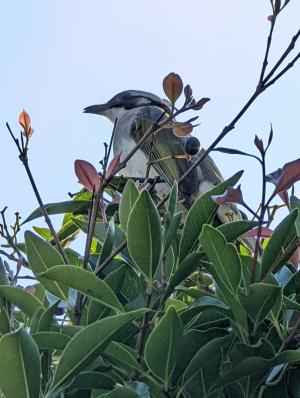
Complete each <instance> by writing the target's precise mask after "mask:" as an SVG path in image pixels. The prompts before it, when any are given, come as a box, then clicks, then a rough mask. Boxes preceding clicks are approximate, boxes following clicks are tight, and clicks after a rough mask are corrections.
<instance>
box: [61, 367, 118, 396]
mask: <svg viewBox="0 0 300 398" xmlns="http://www.w3.org/2000/svg"><path fill="white" fill-rule="evenodd" d="M115 384H116V382H115V380H114V379H113V378H111V377H110V376H108V375H106V374H104V373H101V372H95V371H86V372H81V373H79V375H77V376H76V377H75V379H74V381H73V382H72V383H71V384H70V386H69V387H68V390H73V389H93V390H101V391H102V390H103V391H105V392H109V391H111V390H112V389H113V388H114V386H115Z"/></svg>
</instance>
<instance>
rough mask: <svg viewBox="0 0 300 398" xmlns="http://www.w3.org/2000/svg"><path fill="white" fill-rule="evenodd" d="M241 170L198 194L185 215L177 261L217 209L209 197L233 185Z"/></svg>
mask: <svg viewBox="0 0 300 398" xmlns="http://www.w3.org/2000/svg"><path fill="white" fill-rule="evenodd" d="M242 174H243V171H239V172H238V173H236V174H235V175H234V176H232V177H231V178H229V179H228V180H226V181H224V182H222V183H221V184H219V185H217V186H216V187H214V188H213V189H212V190H210V191H208V192H206V193H205V194H203V195H202V196H200V197H199V198H198V199H197V200H196V201H195V203H194V204H193V206H192V207H191V209H190V210H189V212H188V215H187V217H186V220H185V223H184V228H183V232H182V237H181V242H180V249H179V252H180V255H179V261H180V262H181V261H182V260H183V259H184V258H185V257H186V256H187V255H188V254H189V252H190V251H191V250H193V248H195V246H196V245H197V244H198V242H199V235H200V233H201V230H202V226H203V225H204V224H207V223H210V222H211V221H212V219H213V217H214V215H215V214H216V212H217V210H218V205H217V204H216V203H215V202H214V201H213V200H212V199H211V196H212V195H220V194H222V193H224V192H225V191H226V189H227V188H228V187H229V186H233V185H235V184H236V183H237V181H238V180H239V179H240V178H241V176H242Z"/></svg>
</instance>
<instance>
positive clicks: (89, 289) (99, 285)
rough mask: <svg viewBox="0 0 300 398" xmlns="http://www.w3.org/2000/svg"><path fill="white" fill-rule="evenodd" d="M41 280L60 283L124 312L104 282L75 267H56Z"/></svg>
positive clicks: (42, 276)
mask: <svg viewBox="0 0 300 398" xmlns="http://www.w3.org/2000/svg"><path fill="white" fill-rule="evenodd" d="M40 280H41V281H44V280H51V281H60V282H62V283H64V284H66V285H67V286H68V287H70V288H73V289H75V290H78V291H80V292H81V293H83V294H85V295H86V296H89V297H91V298H93V299H95V300H97V301H99V302H100V303H101V304H103V305H106V306H108V307H109V308H112V309H113V310H115V311H117V312H119V311H121V312H122V311H123V307H122V305H121V304H120V302H119V300H118V299H117V297H116V295H115V293H114V292H113V291H112V290H111V289H110V287H109V286H107V284H106V283H105V282H104V281H103V280H101V279H99V278H98V277H97V276H96V275H95V274H93V273H92V272H90V271H86V270H84V269H81V268H79V267H75V266H74V265H56V266H54V267H52V268H51V269H49V270H48V271H47V272H44V273H43V274H40Z"/></svg>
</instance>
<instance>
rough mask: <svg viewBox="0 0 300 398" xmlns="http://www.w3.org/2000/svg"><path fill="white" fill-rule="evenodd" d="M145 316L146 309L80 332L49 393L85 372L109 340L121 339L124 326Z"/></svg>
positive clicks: (100, 322) (62, 356) (61, 361)
mask: <svg viewBox="0 0 300 398" xmlns="http://www.w3.org/2000/svg"><path fill="white" fill-rule="evenodd" d="M144 313H145V310H144V309H142V310H137V311H132V312H128V313H125V314H118V315H115V316H111V317H108V318H105V319H101V320H100V321H97V322H95V323H93V324H91V325H89V326H86V327H85V328H84V329H82V330H80V331H79V332H78V333H77V334H76V335H75V336H74V337H73V338H72V340H71V341H70V342H69V343H68V344H67V345H66V348H65V349H64V351H63V352H62V355H61V358H60V361H59V363H58V365H57V368H56V371H55V374H54V377H53V380H52V384H51V386H50V389H49V392H48V393H50V392H54V391H57V389H58V388H60V387H61V386H62V385H64V384H66V383H67V382H68V381H70V380H71V379H72V378H73V377H74V376H76V375H78V374H79V373H80V372H81V371H83V370H85V369H87V367H88V366H89V365H90V364H91V363H92V362H93V361H94V360H95V359H96V358H97V357H98V356H99V355H100V354H101V353H102V352H103V351H104V350H105V348H106V347H107V346H108V344H109V343H110V342H111V341H117V340H119V339H120V338H122V336H123V329H124V327H126V326H127V325H128V324H129V323H131V322H132V321H134V320H135V319H137V318H140V317H141V316H142V315H143V314H144ZM123 337H124V336H123Z"/></svg>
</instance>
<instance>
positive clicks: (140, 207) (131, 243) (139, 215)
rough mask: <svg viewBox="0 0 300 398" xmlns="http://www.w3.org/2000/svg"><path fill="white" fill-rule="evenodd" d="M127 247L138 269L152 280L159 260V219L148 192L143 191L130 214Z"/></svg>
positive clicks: (160, 242) (160, 241) (160, 245)
mask: <svg viewBox="0 0 300 398" xmlns="http://www.w3.org/2000/svg"><path fill="white" fill-rule="evenodd" d="M127 245H128V249H129V253H130V255H131V257H132V259H133V261H134V262H135V264H136V266H137V267H138V269H139V270H140V271H141V272H143V274H144V275H145V276H146V277H147V278H149V279H150V280H152V278H153V275H154V274H155V271H156V268H157V266H158V264H159V262H160V258H161V247H162V236H161V226H160V217H159V214H158V211H157V209H156V207H155V204H154V202H153V200H152V199H151V197H150V194H149V192H148V191H143V192H142V193H141V194H140V196H139V198H138V199H137V201H136V202H135V204H134V207H133V209H132V211H131V213H130V216H129V220H128V224H127Z"/></svg>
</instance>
